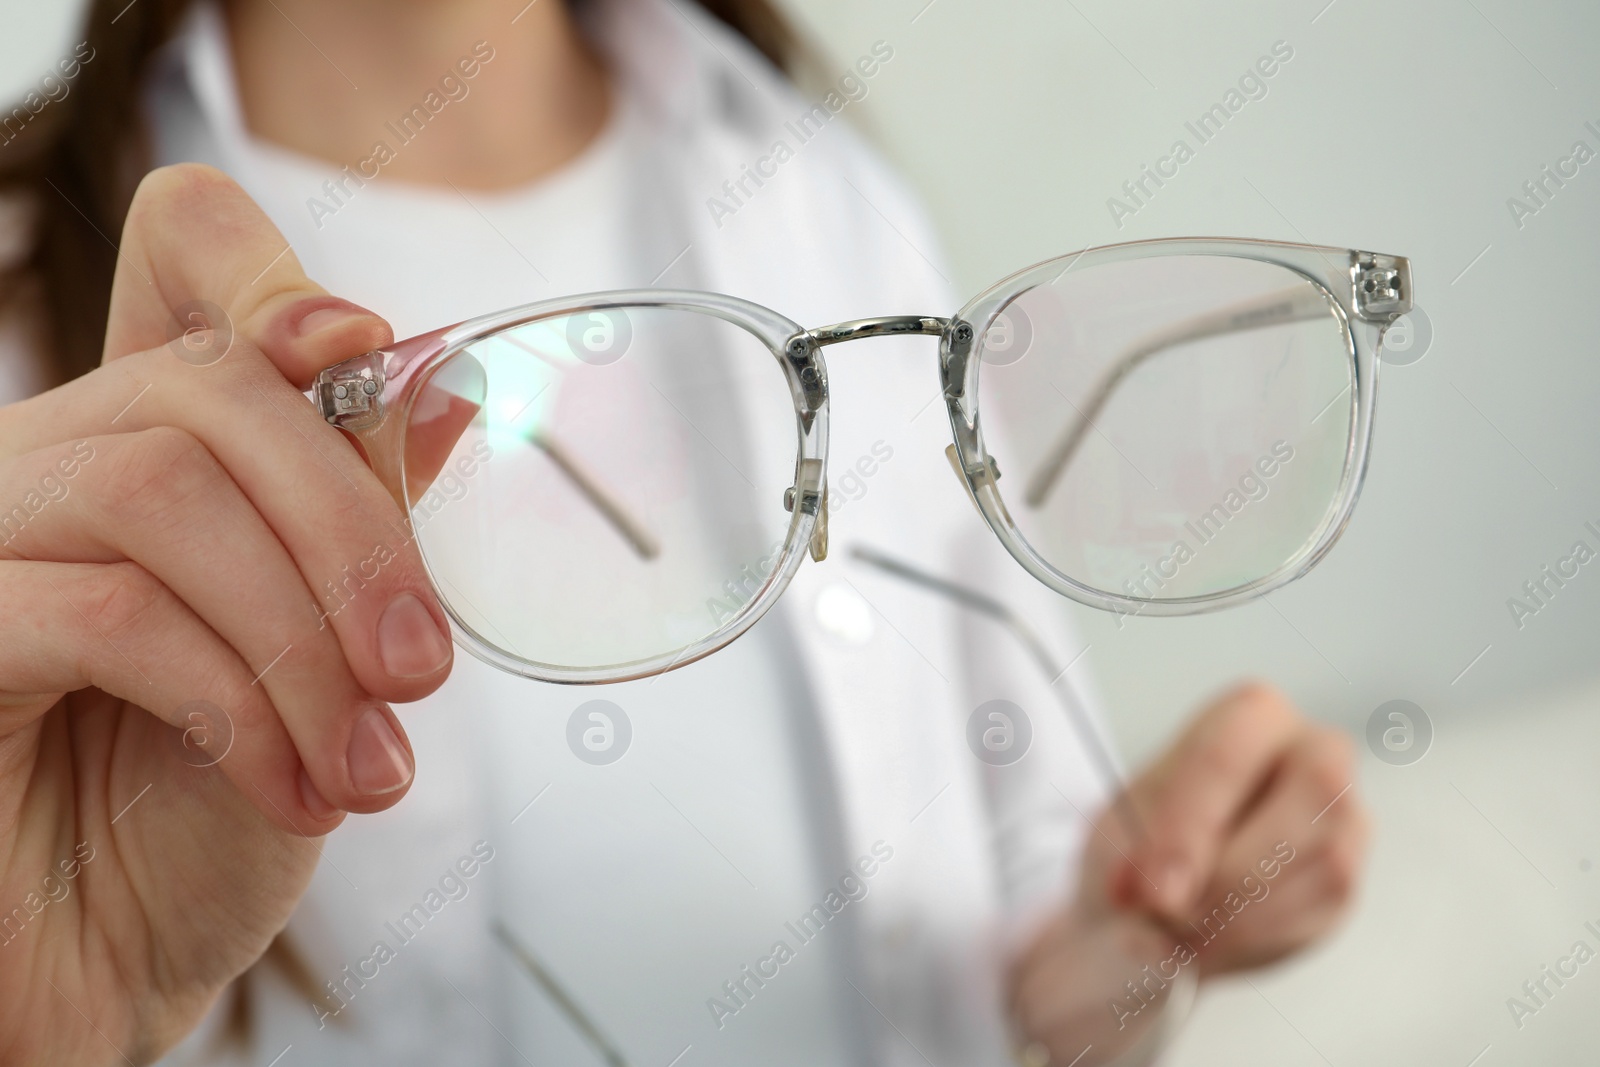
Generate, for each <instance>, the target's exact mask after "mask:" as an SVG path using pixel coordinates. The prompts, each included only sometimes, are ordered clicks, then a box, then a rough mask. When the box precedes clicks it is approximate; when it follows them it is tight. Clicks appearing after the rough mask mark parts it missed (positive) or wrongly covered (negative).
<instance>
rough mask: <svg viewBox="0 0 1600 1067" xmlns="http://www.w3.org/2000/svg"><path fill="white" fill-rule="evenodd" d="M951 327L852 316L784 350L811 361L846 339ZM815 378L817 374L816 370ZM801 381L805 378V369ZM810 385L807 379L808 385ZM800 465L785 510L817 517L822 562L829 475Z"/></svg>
mask: <svg viewBox="0 0 1600 1067" xmlns="http://www.w3.org/2000/svg"><path fill="white" fill-rule="evenodd" d="M949 327H950V320H949V319H946V318H941V317H939V316H937V315H880V316H878V317H876V318H871V319H851V320H849V321H848V322H837V323H834V324H833V325H832V326H819V327H817V328H816V329H814V330H805V331H803V332H801V333H797V334H795V335H794V336H793V337H791V338H789V340H788V341H787V342H785V344H784V351H785V352H787V353H788V355H789V358H790V359H791V360H794V361H796V362H799V361H801V360H807V361H808V360H809V357H810V355H811V353H812V351H813V350H815V349H818V348H823V347H825V346H827V345H836V344H839V343H841V342H843V341H859V340H861V339H863V338H867V337H898V336H907V335H922V336H932V337H941V336H943V335H944V332H945V330H947V329H949ZM808 365H809V364H808ZM812 377H813V378H815V377H816V375H815V373H813V375H812ZM802 380H806V378H805V374H804V372H803V371H802ZM811 384H813V383H812V382H810V381H808V382H807V385H811ZM800 467H801V469H800V470H799V471H797V472H796V474H797V477H796V479H795V484H794V485H792V486H790V487H789V488H788V489H787V490H786V491H785V492H784V495H783V506H784V510H786V511H793V510H794V509H795V507H796V506H799V507H801V508H802V509H804V510H805V511H808V512H811V513H812V514H814V515H815V516H816V523H815V525H813V526H812V528H811V558H812V560H814V561H815V562H817V563H821V562H822V561H823V560H825V559H827V558H828V475H827V471H825V470H823V469H822V464H821V463H819V462H817V461H816V460H806V461H804V462H802V463H801V465H800ZM808 468H809V469H808Z"/></svg>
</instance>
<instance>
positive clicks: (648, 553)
mask: <svg viewBox="0 0 1600 1067" xmlns="http://www.w3.org/2000/svg"><path fill="white" fill-rule="evenodd" d="M524 437H525V439H526V440H527V442H528V443H529V444H531V445H533V446H534V447H535V448H538V449H540V450H541V451H543V452H544V454H545V455H546V456H548V457H549V458H550V462H552V463H554V464H555V465H556V467H557V469H559V470H560V471H561V473H562V474H565V475H566V476H567V480H568V481H570V482H571V483H572V484H573V486H574V487H575V488H576V489H577V490H578V492H579V493H581V494H582V495H583V498H584V499H585V500H587V501H588V502H589V503H590V504H591V505H593V506H594V509H595V510H596V511H598V512H599V513H600V514H601V515H603V516H605V519H606V521H607V522H609V523H610V524H611V526H612V528H613V529H615V530H616V531H617V533H619V534H621V535H622V539H623V540H624V541H626V542H628V545H629V546H630V547H631V548H632V549H633V550H634V552H636V553H637V554H638V556H639V558H640V559H655V558H656V557H657V556H659V555H660V554H661V542H659V541H657V540H656V538H655V535H654V534H652V533H651V532H650V530H649V529H648V528H647V527H646V526H645V525H644V523H643V522H641V521H640V520H639V519H638V518H636V517H634V515H633V513H632V512H630V511H629V510H628V506H627V505H626V504H624V503H623V502H622V499H621V498H620V497H618V496H617V494H615V493H613V492H611V491H610V490H608V489H607V488H606V487H605V485H604V483H602V482H601V481H600V479H599V478H598V477H596V476H595V475H594V473H593V472H591V471H589V470H588V469H587V468H586V467H584V466H583V465H582V464H580V463H579V462H578V460H577V459H576V458H575V457H574V456H573V455H572V453H571V452H569V451H568V450H567V448H566V446H565V445H562V444H561V443H560V442H558V441H556V440H555V438H553V437H551V436H550V435H549V434H548V433H543V432H540V431H538V430H531V431H529V432H528V433H527V434H525V435H524Z"/></svg>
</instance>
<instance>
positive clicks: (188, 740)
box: [0, 166, 451, 1064]
mask: <svg viewBox="0 0 1600 1067" xmlns="http://www.w3.org/2000/svg"><path fill="white" fill-rule="evenodd" d="M194 300H205V301H209V302H210V303H211V304H213V305H216V306H217V307H219V308H220V309H221V310H222V311H223V313H224V314H225V317H226V320H230V321H231V325H232V329H233V331H234V336H233V339H232V344H231V347H230V348H227V349H226V355H225V356H222V351H223V348H222V343H223V342H222V339H221V338H214V337H213V335H211V334H204V333H202V334H197V335H195V336H193V337H190V338H189V339H188V341H189V346H190V347H188V348H185V347H184V346H183V345H182V344H181V343H180V344H174V345H171V346H169V343H168V341H169V337H170V336H171V333H170V332H169V331H171V329H172V324H173V323H174V321H175V312H176V311H179V310H186V309H184V305H185V304H187V303H188V302H190V301H194ZM177 321H179V322H180V325H181V326H184V327H188V326H191V325H194V321H193V320H190V319H188V318H187V317H186V316H185V317H184V318H182V319H180V320H177ZM213 341H215V343H216V346H217V347H216V349H215V351H211V352H209V353H208V352H207V350H206V347H205V346H206V345H207V344H210V343H212V342H213ZM391 341H392V337H391V334H390V331H389V327H388V326H387V324H385V323H384V322H383V321H382V320H381V319H379V318H377V317H376V316H374V315H372V314H371V313H370V312H366V311H364V310H362V309H360V308H357V307H355V306H354V305H352V304H349V303H347V302H345V301H342V300H338V299H336V298H333V297H331V296H329V295H328V294H327V293H326V292H324V291H323V290H322V289H321V288H319V287H318V286H316V285H315V284H313V283H312V282H310V281H309V280H308V279H307V278H306V277H305V275H304V274H303V273H302V272H301V270H300V266H299V264H298V263H297V262H296V260H295V257H294V255H293V253H290V252H287V242H285V241H284V239H283V237H282V235H281V234H279V233H278V231H277V230H276V229H275V228H274V227H273V225H272V224H271V223H270V222H269V221H268V220H267V218H266V217H265V216H264V215H263V214H262V213H261V211H260V210H259V209H258V208H257V207H256V206H255V204H253V203H252V202H251V201H250V200H249V198H248V197H246V196H245V194H244V193H243V192H242V191H241V190H240V189H239V188H238V187H237V186H236V185H234V184H233V182H232V181H230V180H229V179H227V178H226V177H224V176H223V175H221V174H220V173H218V172H216V171H214V170H211V169H209V168H206V167H198V166H181V167H171V168H166V169H163V170H159V171H156V172H154V173H152V174H151V175H149V176H148V177H147V178H146V179H145V181H144V182H143V183H142V184H141V185H140V187H139V191H138V194H137V196H136V197H135V199H134V201H133V205H132V209H131V211H130V213H129V216H128V220H127V224H126V228H125V230H124V234H123V239H122V243H121V250H120V255H119V261H118V267H117V274H116V280H115V288H114V292H113V296H112V300H111V315H110V323H109V325H108V328H107V335H106V349H105V360H104V364H103V365H102V366H101V367H100V368H99V369H98V370H96V371H95V372H93V373H92V374H89V375H86V376H85V377H83V378H80V379H79V380H77V381H74V382H71V383H68V384H66V385H63V386H61V387H60V388H57V389H54V390H52V391H50V392H48V393H45V394H43V395H41V396H38V397H35V398H33V399H31V400H29V401H26V402H24V403H20V404H15V405H12V406H11V407H8V408H5V409H3V410H0V952H3V954H4V955H3V957H0V958H3V960H4V966H3V967H0V1003H3V1004H5V1005H6V1008H5V1010H4V1011H3V1012H0V1062H4V1063H17V1064H36V1063H50V1064H77V1063H121V1062H124V1060H127V1061H131V1062H139V1063H143V1062H148V1061H150V1060H151V1059H153V1058H155V1057H156V1056H158V1055H159V1054H160V1053H161V1052H162V1051H163V1050H164V1049H166V1048H167V1047H169V1046H170V1045H171V1044H173V1043H174V1042H175V1041H176V1040H177V1039H179V1038H180V1037H181V1036H182V1035H183V1034H184V1033H186V1032H187V1031H188V1030H189V1029H190V1028H192V1027H193V1026H194V1024H195V1023H196V1022H197V1021H198V1020H199V1018H200V1016H201V1014H202V1013H203V1012H204V1011H205V1009H206V1008H207V1007H208V1005H209V1004H210V1003H211V1001H212V1000H213V999H214V998H215V996H216V994H217V993H218V991H219V990H221V989H222V988H223V986H225V985H226V984H227V983H228V982H229V981H230V980H231V979H233V978H234V977H235V976H236V975H238V974H239V973H240V972H241V971H242V970H244V968H245V967H247V966H248V965H249V964H250V963H251V962H252V961H253V960H254V959H255V958H256V957H257V956H259V955H260V954H261V952H262V951H263V950H264V949H265V948H266V946H267V945H268V943H269V942H270V941H271V939H272V937H273V935H274V934H275V933H276V932H277V931H278V930H280V929H281V928H282V926H283V924H284V923H285V921H286V920H287V918H288V915H289V912H290V910H291V909H292V908H293V906H294V904H295V901H296V900H297V899H298V898H299V896H300V894H301V893H302V892H303V891H304V889H305V886H306V883H307V881H308V879H309V878H310V874H311V871H312V868H313V866H314V864H315V862H316V858H317V853H318V849H317V844H316V842H315V841H314V840H312V839H313V838H315V837H318V836H320V835H322V834H325V833H327V832H328V831H329V830H331V829H332V828H333V827H334V826H336V825H338V823H339V822H340V820H341V819H342V818H343V813H345V812H373V811H378V810H381V809H383V808H387V807H389V806H390V805H392V804H393V803H395V802H396V801H397V800H398V799H399V798H400V797H401V796H402V795H403V794H404V793H405V791H406V788H407V787H408V785H409V783H410V781H411V778H412V774H413V759H412V754H411V750H410V747H409V745H408V744H407V742H406V739H405V735H404V733H403V732H402V730H401V728H400V725H399V723H398V721H397V720H396V719H395V716H394V713H393V712H392V711H391V710H390V708H389V707H388V705H387V704H385V703H384V701H387V700H397V701H406V700H415V699H418V698H419V697H422V696H424V695H426V694H427V693H429V692H431V691H432V690H434V689H435V688H437V687H438V686H439V684H440V683H441V682H442V681H443V680H444V678H445V676H446V675H447V673H448V671H449V667H450V661H451V650H450V644H449V641H448V639H447V637H446V634H447V630H446V628H445V622H444V616H443V614H442V612H441V610H440V609H439V607H438V605H437V604H436V603H435V601H434V598H433V595H432V593H431V591H430V588H429V585H428V582H427V580H426V578H425V575H424V572H423V570H422V566H421V561H420V559H419V558H418V556H417V553H416V551H415V549H414V547H413V545H412V544H411V543H410V541H409V539H408V538H407V537H406V534H405V531H406V526H405V522H404V517H403V515H402V514H401V512H400V510H399V508H398V507H397V506H396V504H395V502H394V499H393V498H392V496H391V494H390V492H389V491H388V490H387V489H386V488H385V487H384V486H383V485H381V484H379V482H378V480H377V479H376V478H375V477H374V476H373V474H372V473H371V472H370V471H369V470H368V468H367V467H366V466H365V465H364V464H363V462H362V460H361V458H360V457H359V456H358V454H357V452H356V450H355V449H354V448H352V447H351V445H350V444H349V443H348V442H347V441H346V440H345V439H344V437H343V436H342V435H341V434H340V433H339V432H338V431H337V430H335V429H333V428H332V427H330V426H329V425H328V424H327V423H325V422H323V421H322V420H321V419H320V418H319V417H318V415H317V414H316V412H315V411H314V410H313V409H312V407H311V405H309V404H308V403H307V402H306V400H305V398H304V397H303V396H302V395H301V390H303V389H304V388H306V387H307V385H308V383H309V380H310V378H311V377H313V376H314V375H315V374H316V372H317V371H318V370H320V369H321V368H323V367H326V366H328V365H331V364H333V363H336V362H338V361H341V360H344V359H347V358H349V357H351V356H355V355H358V354H360V353H361V352H364V351H367V350H370V349H373V348H377V347H381V346H383V345H386V344H388V343H390V342H391ZM196 350H198V352H199V358H196ZM180 353H182V354H184V355H185V356H186V357H187V358H180ZM216 356H222V358H220V359H216V361H215V362H210V360H211V359H213V358H215V357H216ZM200 364H208V365H200ZM374 566H376V568H377V569H376V573H375V574H374V572H373V567H374ZM353 574H358V575H359V576H358V577H356V578H355V579H354V581H351V576H352V575H353ZM369 576H370V577H369ZM329 583H334V586H330V585H329ZM335 586H336V587H337V588H338V589H339V596H338V597H337V598H335V597H333V596H332V595H330V593H329V592H328V590H329V589H330V588H333V587H335ZM193 702H205V704H203V705H196V704H195V703H193ZM207 706H210V707H211V708H213V709H215V710H214V711H206V710H204V709H205V708H206V707H207ZM197 707H199V708H201V709H202V710H201V711H200V712H199V713H197V714H191V713H192V712H194V711H195V709H196V708H197Z"/></svg>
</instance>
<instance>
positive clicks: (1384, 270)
mask: <svg viewBox="0 0 1600 1067" xmlns="http://www.w3.org/2000/svg"><path fill="white" fill-rule="evenodd" d="M1350 274H1351V280H1352V282H1353V283H1354V285H1355V306H1356V313H1357V314H1359V315H1360V316H1361V317H1362V318H1364V319H1378V320H1381V321H1385V322H1387V321H1388V320H1390V319H1392V318H1394V317H1395V316H1396V315H1403V314H1405V313H1406V312H1407V311H1410V310H1411V265H1410V264H1409V263H1407V262H1406V261H1405V260H1404V259H1401V258H1400V257H1399V256H1383V255H1378V254H1376V253H1374V252H1360V253H1357V255H1356V261H1355V262H1354V263H1353V264H1351V267H1350Z"/></svg>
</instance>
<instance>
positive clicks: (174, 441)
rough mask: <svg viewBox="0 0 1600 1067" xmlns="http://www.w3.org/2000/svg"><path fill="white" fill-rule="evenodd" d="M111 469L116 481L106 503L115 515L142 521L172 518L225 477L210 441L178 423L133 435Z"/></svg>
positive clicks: (117, 453)
mask: <svg viewBox="0 0 1600 1067" xmlns="http://www.w3.org/2000/svg"><path fill="white" fill-rule="evenodd" d="M105 473H106V477H107V478H108V480H109V483H110V485H111V486H112V492H111V493H110V496H109V498H108V499H107V500H106V503H105V506H106V507H107V508H108V510H109V511H110V513H111V515H112V517H113V518H114V519H115V520H117V521H119V522H124V523H129V524H141V525H143V524H147V523H151V522H160V521H162V520H163V519H168V520H170V519H171V518H172V517H173V516H174V515H175V514H177V513H179V512H181V510H182V508H183V505H184V504H185V503H186V502H187V501H190V500H193V499H195V498H196V497H198V496H201V495H203V494H207V493H209V492H211V491H212V490H214V489H215V488H216V486H217V483H218V481H219V480H221V479H222V478H223V477H225V475H224V474H223V472H222V468H221V465H220V464H218V463H217V461H216V459H215V457H213V456H212V455H211V452H210V451H209V450H208V449H207V448H206V447H205V445H204V444H202V443H201V442H200V441H199V440H198V439H197V438H196V437H194V435H192V434H190V433H189V432H188V431H186V430H182V429H179V428H177V427H175V426H155V427H151V428H150V429H148V430H142V431H140V432H139V433H136V434H129V435H127V440H126V441H125V442H123V443H122V447H120V448H118V449H116V450H114V452H113V459H112V461H111V463H110V464H108V465H107V467H106V470H105Z"/></svg>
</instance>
